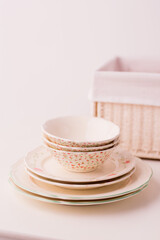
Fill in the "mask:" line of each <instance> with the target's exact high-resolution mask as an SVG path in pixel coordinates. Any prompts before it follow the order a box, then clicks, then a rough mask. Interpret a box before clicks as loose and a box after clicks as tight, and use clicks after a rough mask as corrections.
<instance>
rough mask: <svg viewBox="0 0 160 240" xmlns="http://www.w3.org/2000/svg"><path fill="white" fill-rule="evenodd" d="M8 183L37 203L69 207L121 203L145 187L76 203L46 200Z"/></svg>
mask: <svg viewBox="0 0 160 240" xmlns="http://www.w3.org/2000/svg"><path fill="white" fill-rule="evenodd" d="M10 183H11V185H12V186H14V188H15V189H16V190H17V191H18V192H19V193H21V194H22V195H24V196H27V197H29V198H31V199H34V200H39V201H42V202H47V203H52V204H53V203H54V204H62V205H71V206H72V205H73V206H90V205H100V204H106V203H113V202H117V201H121V200H124V199H127V198H130V197H133V196H135V195H137V194H138V193H140V192H141V191H142V190H144V189H145V188H146V187H147V185H144V186H143V187H142V188H140V189H139V190H137V191H135V192H132V193H129V194H125V195H122V196H119V197H114V198H107V199H103V200H92V201H91V200H88V201H87V200H86V201H78V200H75V201H72V200H70V201H68V200H59V199H53V198H47V197H42V196H39V195H37V194H32V193H30V192H28V191H25V190H22V189H21V188H19V187H17V186H16V185H15V184H14V183H13V182H12V180H10Z"/></svg>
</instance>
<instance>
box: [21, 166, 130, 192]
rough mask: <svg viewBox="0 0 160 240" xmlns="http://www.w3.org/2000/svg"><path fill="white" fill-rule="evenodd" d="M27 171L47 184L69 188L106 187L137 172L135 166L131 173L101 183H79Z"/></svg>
mask: <svg viewBox="0 0 160 240" xmlns="http://www.w3.org/2000/svg"><path fill="white" fill-rule="evenodd" d="M26 172H27V174H29V175H30V176H31V177H32V178H33V179H36V180H37V181H40V182H44V183H47V184H50V185H53V186H58V187H63V188H69V189H93V188H98V187H104V186H107V185H111V184H115V183H118V182H122V181H124V180H126V179H127V178H129V177H130V176H131V175H132V174H133V173H134V172H135V168H133V169H132V170H131V171H130V172H129V173H126V174H125V175H123V176H120V177H117V178H113V179H109V180H106V181H101V182H100V183H79V184H75V183H66V182H64V183H62V182H58V181H57V182H55V181H51V180H49V179H47V178H42V177H39V176H38V175H36V174H34V173H32V172H30V171H29V170H28V169H26Z"/></svg>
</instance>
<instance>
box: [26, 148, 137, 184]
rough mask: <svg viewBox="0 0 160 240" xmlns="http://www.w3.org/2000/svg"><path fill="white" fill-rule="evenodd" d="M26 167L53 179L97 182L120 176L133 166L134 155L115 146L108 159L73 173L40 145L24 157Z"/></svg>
mask: <svg viewBox="0 0 160 240" xmlns="http://www.w3.org/2000/svg"><path fill="white" fill-rule="evenodd" d="M25 164H26V167H27V169H29V170H30V171H31V172H33V173H35V174H37V175H39V176H41V177H44V178H48V179H50V180H54V181H62V182H74V183H76V182H79V183H82V182H85V183H87V182H99V181H104V180H108V179H112V178H115V177H119V176H122V175H124V174H126V173H128V172H129V171H131V170H132V169H133V168H134V167H135V157H133V156H132V155H131V154H130V153H128V152H126V151H123V150H121V149H120V148H118V149H117V148H116V150H115V151H114V152H113V153H112V155H111V156H110V157H109V159H108V160H106V161H105V162H104V163H103V164H101V165H100V166H98V167H97V169H96V170H95V171H92V172H88V173H74V172H69V171H67V170H65V169H64V168H63V167H62V166H61V165H60V164H59V163H58V161H57V160H55V158H54V156H53V153H52V151H50V150H49V149H47V148H46V147H45V146H40V147H38V148H36V149H34V150H33V151H31V152H30V153H29V154H27V156H26V157H25Z"/></svg>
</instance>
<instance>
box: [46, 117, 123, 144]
mask: <svg viewBox="0 0 160 240" xmlns="http://www.w3.org/2000/svg"><path fill="white" fill-rule="evenodd" d="M42 132H43V133H44V134H45V135H46V136H47V138H48V140H50V141H51V142H53V143H56V144H59V145H63V146H68V147H94V146H101V145H105V144H107V143H109V142H111V141H113V140H114V139H116V138H117V137H118V136H119V134H120V129H119V127H118V126H117V125H116V124H114V123H112V122H110V121H107V120H104V119H102V118H96V117H82V116H66V117H59V118H54V119H51V120H48V121H46V122H45V123H44V124H43V125H42Z"/></svg>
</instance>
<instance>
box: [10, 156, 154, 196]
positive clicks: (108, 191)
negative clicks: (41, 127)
mask: <svg viewBox="0 0 160 240" xmlns="http://www.w3.org/2000/svg"><path fill="white" fill-rule="evenodd" d="M135 161H136V171H135V173H134V174H133V175H132V176H131V177H130V178H129V179H127V180H125V181H123V182H120V183H117V184H113V185H109V186H105V187H101V188H95V189H87V190H75V189H65V188H60V187H57V186H51V185H50V184H47V183H42V182H40V181H37V180H35V179H33V178H31V177H30V176H29V175H28V174H27V173H26V171H25V166H24V162H23V160H20V161H18V162H17V163H16V164H15V165H14V166H13V167H12V169H11V172H10V177H11V179H12V181H13V182H14V184H16V185H17V186H18V187H20V188H21V189H23V190H25V191H28V192H30V193H33V194H37V195H40V196H43V197H47V198H56V199H60V200H64V199H65V200H98V199H99V200H100V199H107V198H113V197H118V196H121V195H124V194H129V193H131V192H135V191H138V190H139V189H140V188H141V187H143V186H144V185H146V184H148V182H149V180H150V178H151V176H152V169H151V168H150V166H149V165H148V164H146V163H145V162H144V161H142V160H140V159H138V158H136V160H135Z"/></svg>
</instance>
